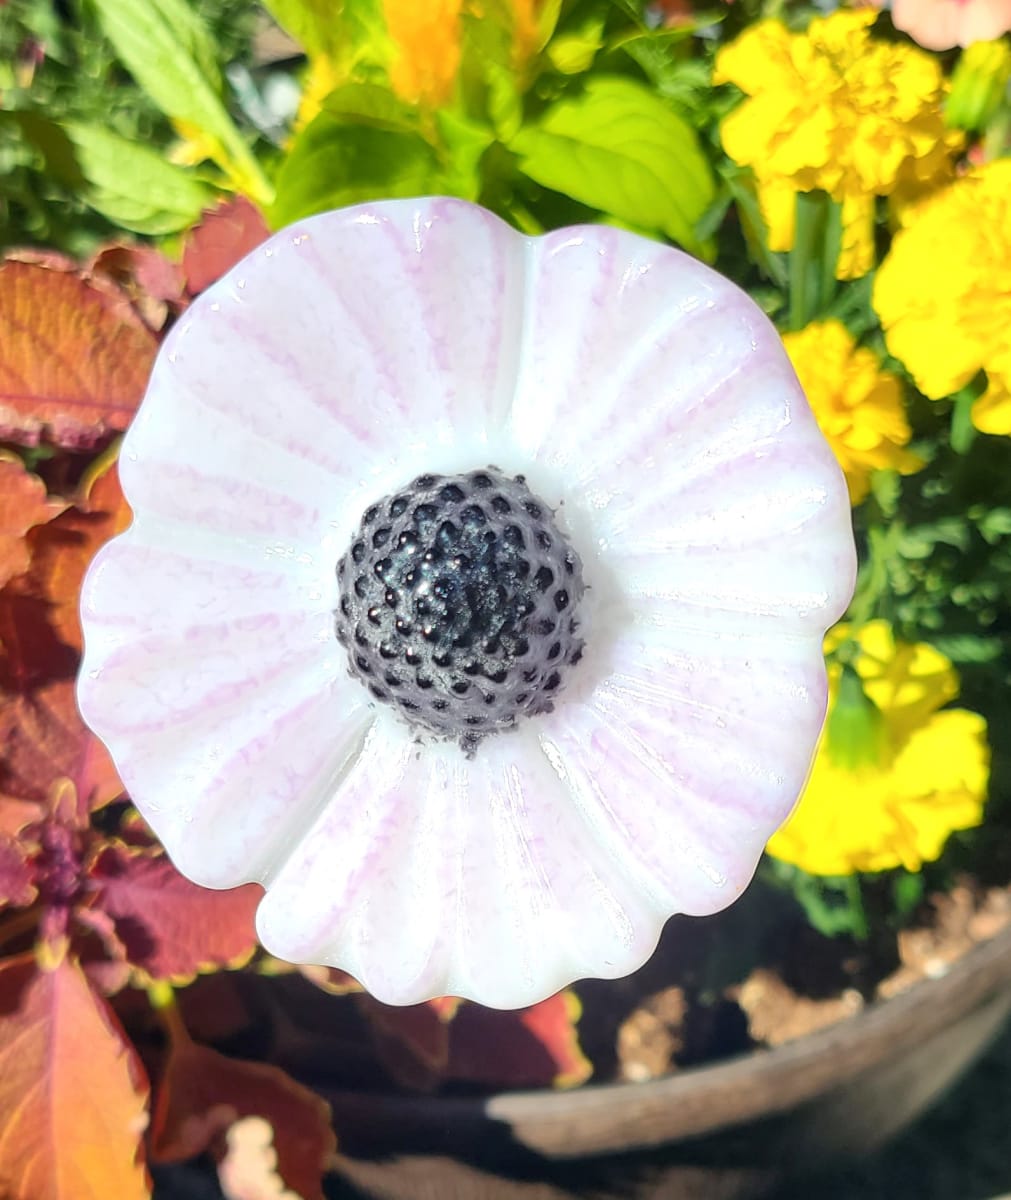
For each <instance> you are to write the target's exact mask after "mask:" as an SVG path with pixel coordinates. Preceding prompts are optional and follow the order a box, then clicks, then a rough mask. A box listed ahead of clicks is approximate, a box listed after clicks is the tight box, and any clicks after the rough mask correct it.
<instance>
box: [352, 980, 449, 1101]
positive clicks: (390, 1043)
mask: <svg viewBox="0 0 1011 1200" xmlns="http://www.w3.org/2000/svg"><path fill="white" fill-rule="evenodd" d="M460 1003H461V1002H460V1001H459V1000H457V999H456V998H455V997H451V996H447V997H441V998H439V999H437V1000H429V1001H427V1002H426V1003H424V1004H410V1005H407V1006H406V1007H395V1006H393V1005H389V1004H380V1003H379V1001H378V1000H375V999H373V997H372V996H369V995H363V996H362V997H361V1000H360V1004H361V1007H362V1009H363V1011H364V1012H365V1014H366V1016H367V1017H368V1020H369V1025H370V1027H371V1029H372V1034H373V1037H374V1038H375V1043H376V1051H377V1053H378V1054H379V1057H380V1059H381V1060H382V1063H383V1066H384V1067H386V1069H387V1070H388V1071H389V1072H390V1074H391V1075H392V1076H393V1078H394V1079H396V1081H397V1082H398V1083H400V1084H402V1085H403V1086H404V1087H409V1088H414V1089H416V1090H418V1091H429V1090H431V1089H432V1088H435V1087H437V1086H438V1085H439V1084H440V1083H441V1082H442V1081H443V1080H444V1079H445V1078H446V1072H447V1068H448V1066H449V1046H450V1037H451V1033H450V1022H451V1021H452V1020H453V1017H454V1016H455V1015H456V1011H457V1009H458V1007H459V1005H460Z"/></svg>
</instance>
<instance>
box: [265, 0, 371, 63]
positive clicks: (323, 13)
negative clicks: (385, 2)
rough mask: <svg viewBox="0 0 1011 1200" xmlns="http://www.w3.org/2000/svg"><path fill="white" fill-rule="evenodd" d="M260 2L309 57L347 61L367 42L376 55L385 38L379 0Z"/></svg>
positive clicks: (280, 0)
mask: <svg viewBox="0 0 1011 1200" xmlns="http://www.w3.org/2000/svg"><path fill="white" fill-rule="evenodd" d="M263 6H264V8H266V10H267V11H268V12H269V13H270V15H271V16H272V17H273V18H274V20H275V21H276V22H277V23H278V25H280V26H281V27H282V29H285V30H287V32H288V33H289V34H291V36H292V37H293V38H294V39H295V41H296V42H298V44H299V45H300V46H301V47H302V49H303V50H305V52H306V54H308V55H309V57H310V58H317V57H319V56H321V55H325V56H326V57H327V58H329V59H331V60H332V61H333V62H335V63H337V62H346V61H347V60H348V59H353V58H354V57H356V53H355V51H356V49H358V48H360V47H362V46H363V45H367V44H369V43H372V46H373V49H374V50H375V51H376V53H377V55H378V54H379V53H381V50H382V47H383V46H384V45H385V42H386V38H387V34H386V24H385V22H384V20H383V14H382V6H381V4H380V2H379V0H264V5H263Z"/></svg>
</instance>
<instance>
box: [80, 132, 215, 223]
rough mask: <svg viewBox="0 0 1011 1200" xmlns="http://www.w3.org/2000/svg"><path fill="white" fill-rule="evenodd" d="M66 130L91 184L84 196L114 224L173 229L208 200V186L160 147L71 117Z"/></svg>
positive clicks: (197, 212)
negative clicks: (170, 159)
mask: <svg viewBox="0 0 1011 1200" xmlns="http://www.w3.org/2000/svg"><path fill="white" fill-rule="evenodd" d="M64 129H65V130H66V133H67V136H68V137H69V138H70V141H71V144H72V145H73V147H74V150H75V152H76V155H77V162H78V164H79V167H80V171H81V174H82V175H83V176H84V178H85V179H86V180H87V183H88V185H89V186H88V187H87V188H86V189H85V190H84V192H83V193H82V198H83V199H84V200H85V201H86V202H87V203H88V204H90V205H91V207H92V208H94V209H95V210H96V211H97V212H100V213H101V214H102V216H103V217H106V218H107V219H108V220H109V221H111V222H112V223H113V224H114V225H118V226H120V227H121V228H123V229H131V230H133V231H134V232H135V233H146V234H151V235H153V234H164V233H175V232H176V231H177V230H180V229H185V228H186V227H187V226H188V225H192V224H193V222H194V221H195V220H196V219H197V217H198V216H199V215H200V211H201V209H203V208H204V207H205V206H206V205H207V204H208V203H209V202H210V199H211V195H212V193H211V190H210V188H208V187H207V186H206V184H203V183H201V182H200V180H198V179H197V178H196V177H195V176H194V175H193V173H192V172H190V171H187V170H185V169H184V168H183V167H179V166H176V165H175V164H173V163H171V162H169V161H167V159H166V158H165V156H164V155H163V154H162V153H161V152H160V151H158V150H155V149H152V148H151V147H150V146H145V145H143V144H142V143H139V142H135V141H131V140H130V139H129V138H125V137H121V136H120V135H119V134H118V133H114V132H113V131H112V130H111V129H106V128H104V127H103V126H101V125H90V124H87V123H85V122H83V121H69V122H67V123H66V124H65V125H64Z"/></svg>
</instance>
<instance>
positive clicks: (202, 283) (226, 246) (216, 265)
mask: <svg viewBox="0 0 1011 1200" xmlns="http://www.w3.org/2000/svg"><path fill="white" fill-rule="evenodd" d="M269 236H270V230H269V229H268V228H267V222H266V221H265V220H264V217H263V214H262V213H261V212H260V210H259V209H258V208H256V206H255V205H254V204H253V203H252V201H250V200H247V199H246V197H245V196H236V197H235V198H234V199H232V200H226V201H223V202H222V203H221V204H219V205H218V207H217V208H215V209H209V210H208V211H207V212H205V213H204V216H203V219H202V220H201V221H200V223H199V225H195V226H194V227H193V228H192V229H191V230H190V231H189V233H188V234H187V235H186V242H185V244H184V246H183V273H184V275H185V276H186V286H187V289H188V290H189V293H190V295H191V296H195V295H196V294H197V293H198V292H202V291H203V290H204V288H207V287H210V285H211V284H212V283H214V281H215V280H216V279H220V278H221V276H222V275H224V273H225V272H226V271H228V270H230V269H231V268H232V267H234V266H235V264H236V263H237V262H238V261H239V259H241V258H244V257H245V256H246V255H247V254H248V253H249V252H250V250H255V249H256V247H257V246H259V244H260V243H261V242H264V241H266V240H267V238H268V237H269Z"/></svg>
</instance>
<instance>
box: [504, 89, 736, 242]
mask: <svg viewBox="0 0 1011 1200" xmlns="http://www.w3.org/2000/svg"><path fill="white" fill-rule="evenodd" d="M510 149H511V150H513V151H514V152H515V153H516V154H517V155H518V156H519V158H520V167H521V170H522V171H523V172H524V173H525V174H526V175H528V176H529V177H530V178H531V179H533V180H534V181H535V182H536V183H539V184H541V185H543V186H544V187H547V188H551V189H552V190H554V191H556V192H562V193H563V194H564V195H566V196H570V197H571V198H572V199H574V200H577V201H579V202H580V203H582V204H587V205H591V206H592V207H594V208H596V209H599V210H600V211H601V212H602V213H604V214H606V215H609V216H613V217H616V218H617V219H618V220H619V221H622V222H626V223H628V224H630V225H633V226H636V227H638V228H640V229H644V230H647V231H649V232H659V233H664V234H666V235H667V236H668V237H669V238H671V239H672V240H674V241H676V242H679V243H680V244H681V245H682V246H684V247H685V248H686V249H689V250H692V251H694V252H696V253H701V252H702V249H703V247H702V244H701V242H700V240H699V238H698V237H697V236H696V233H695V228H694V226H695V222H696V221H698V220H699V219H700V218H701V216H702V214H703V213H704V212H705V211H706V209H707V208H708V206H709V204H710V202H711V200H712V198H713V194H714V187H713V178H712V173H711V172H710V169H709V164H708V163H707V162H706V160H705V158H704V157H703V154H702V151H701V149H700V148H699V144H698V141H697V139H696V137H695V134H694V132H693V131H692V129H691V127H690V126H689V125H688V124H687V123H686V122H685V121H683V120H682V119H681V118H680V117H678V116H677V115H676V114H675V113H673V112H671V110H670V109H669V108H668V107H667V106H666V105H665V104H664V103H663V101H661V100H658V99H657V98H656V97H655V96H654V95H653V94H652V92H650V91H649V89H648V88H646V87H644V86H643V85H642V84H640V83H637V82H636V81H635V80H632V79H624V78H620V77H616V76H615V77H611V76H602V75H601V76H597V77H595V78H591V79H589V80H588V81H587V84H586V88H585V90H584V91H583V93H582V94H581V95H579V96H576V97H573V98H571V99H563V100H559V101H557V102H556V103H555V104H554V105H553V106H552V107H551V108H550V109H548V111H547V113H546V114H545V115H544V117H543V118H542V119H541V121H540V123H539V124H538V125H536V126H533V127H528V128H525V129H522V130H521V131H520V132H519V133H518V134H517V135H516V137H514V138H513V139H512V142H511V143H510Z"/></svg>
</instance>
